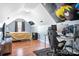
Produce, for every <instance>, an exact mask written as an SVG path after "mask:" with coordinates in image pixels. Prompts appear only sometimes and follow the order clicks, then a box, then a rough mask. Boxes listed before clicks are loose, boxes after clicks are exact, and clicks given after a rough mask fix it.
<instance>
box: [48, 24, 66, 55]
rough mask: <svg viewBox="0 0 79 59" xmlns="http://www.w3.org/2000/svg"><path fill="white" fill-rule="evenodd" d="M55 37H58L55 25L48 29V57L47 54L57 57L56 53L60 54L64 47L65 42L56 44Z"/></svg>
mask: <svg viewBox="0 0 79 59" xmlns="http://www.w3.org/2000/svg"><path fill="white" fill-rule="evenodd" d="M57 36H59V35H58V34H57V32H56V25H54V27H53V28H52V27H49V28H48V39H49V43H50V47H51V51H50V52H48V53H47V54H48V55H49V53H53V55H57V53H58V52H60V51H61V50H62V49H63V47H64V45H65V42H66V41H61V42H58V40H57Z"/></svg>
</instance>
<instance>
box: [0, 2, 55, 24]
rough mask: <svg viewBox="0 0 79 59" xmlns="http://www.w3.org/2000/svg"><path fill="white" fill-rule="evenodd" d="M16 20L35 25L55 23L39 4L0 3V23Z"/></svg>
mask: <svg viewBox="0 0 79 59" xmlns="http://www.w3.org/2000/svg"><path fill="white" fill-rule="evenodd" d="M17 18H21V19H25V20H26V21H27V22H29V21H33V22H35V24H36V25H49V24H54V23H56V22H55V21H54V19H53V18H52V17H51V16H50V15H49V13H48V12H47V11H46V10H45V8H44V7H43V6H42V5H41V4H40V3H0V23H4V22H6V23H7V24H9V23H11V22H12V21H13V20H16V19H17Z"/></svg>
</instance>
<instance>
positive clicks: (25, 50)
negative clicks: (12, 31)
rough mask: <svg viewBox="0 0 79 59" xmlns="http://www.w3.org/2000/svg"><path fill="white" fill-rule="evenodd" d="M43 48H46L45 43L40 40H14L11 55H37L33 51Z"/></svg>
mask: <svg viewBox="0 0 79 59" xmlns="http://www.w3.org/2000/svg"><path fill="white" fill-rule="evenodd" d="M47 47H48V45H47ZM43 48H45V44H44V43H42V42H40V41H39V40H32V41H20V42H13V43H12V54H11V55H10V56H19V55H21V56H35V54H34V53H33V51H35V50H39V49H43Z"/></svg>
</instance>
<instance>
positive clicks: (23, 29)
mask: <svg viewBox="0 0 79 59" xmlns="http://www.w3.org/2000/svg"><path fill="white" fill-rule="evenodd" d="M22 31H25V22H22Z"/></svg>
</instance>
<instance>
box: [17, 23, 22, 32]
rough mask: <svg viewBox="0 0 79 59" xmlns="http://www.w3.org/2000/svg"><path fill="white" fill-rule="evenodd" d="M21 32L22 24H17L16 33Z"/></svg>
mask: <svg viewBox="0 0 79 59" xmlns="http://www.w3.org/2000/svg"><path fill="white" fill-rule="evenodd" d="M21 31H22V22H18V32H21Z"/></svg>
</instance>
